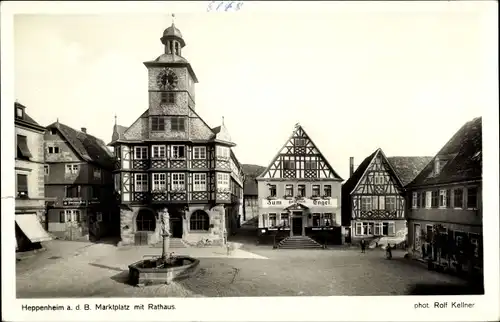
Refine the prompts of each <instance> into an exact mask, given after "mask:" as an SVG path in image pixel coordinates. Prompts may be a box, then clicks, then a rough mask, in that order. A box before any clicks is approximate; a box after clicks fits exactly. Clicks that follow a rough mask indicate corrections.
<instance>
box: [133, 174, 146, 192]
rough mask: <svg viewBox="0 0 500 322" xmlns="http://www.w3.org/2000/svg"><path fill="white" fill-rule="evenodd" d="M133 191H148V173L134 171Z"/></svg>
mask: <svg viewBox="0 0 500 322" xmlns="http://www.w3.org/2000/svg"><path fill="white" fill-rule="evenodd" d="M134 185H135V191H136V192H144V191H148V190H149V189H148V175H147V174H146V173H136V174H135V180H134Z"/></svg>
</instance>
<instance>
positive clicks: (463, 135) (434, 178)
mask: <svg viewBox="0 0 500 322" xmlns="http://www.w3.org/2000/svg"><path fill="white" fill-rule="evenodd" d="M407 188H408V189H407V190H408V191H407V197H408V205H407V209H408V230H409V232H408V237H409V238H408V242H409V248H410V251H411V252H412V253H413V255H414V256H416V257H421V258H422V257H424V258H431V259H432V260H434V261H435V262H441V263H442V262H448V260H449V261H451V262H452V264H454V265H455V267H457V263H456V261H457V259H458V258H459V256H457V253H458V252H463V254H466V256H465V257H466V258H467V259H468V260H470V262H471V264H473V266H474V267H476V269H479V270H480V271H482V267H483V237H482V236H483V212H482V208H483V207H482V206H483V202H482V201H483V198H482V196H483V191H482V119H481V117H478V118H475V119H473V120H472V121H470V122H467V123H466V124H464V125H463V126H462V128H460V130H459V131H457V133H455V135H454V136H453V137H452V138H451V139H450V140H449V141H448V142H447V143H446V144H445V145H444V146H443V148H442V149H441V150H440V151H439V152H438V153H437V154H436V156H435V157H434V158H433V159H432V161H431V162H429V164H428V165H427V166H426V167H425V168H424V169H423V170H422V172H421V173H420V174H419V175H418V176H417V177H416V178H415V180H414V181H413V182H411V183H410V184H409V185H408V187H407ZM468 252H470V253H469V254H468V255H467V253H468ZM464 265H465V263H464Z"/></svg>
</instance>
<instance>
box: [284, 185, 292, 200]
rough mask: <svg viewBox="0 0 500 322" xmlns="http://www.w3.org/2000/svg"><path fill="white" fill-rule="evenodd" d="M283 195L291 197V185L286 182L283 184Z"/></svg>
mask: <svg viewBox="0 0 500 322" xmlns="http://www.w3.org/2000/svg"><path fill="white" fill-rule="evenodd" d="M285 196H286V197H293V185H291V184H287V185H286V186H285Z"/></svg>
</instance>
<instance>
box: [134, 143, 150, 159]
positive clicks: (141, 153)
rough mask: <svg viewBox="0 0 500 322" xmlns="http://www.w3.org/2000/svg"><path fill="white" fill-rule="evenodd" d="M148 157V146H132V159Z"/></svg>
mask: <svg viewBox="0 0 500 322" xmlns="http://www.w3.org/2000/svg"><path fill="white" fill-rule="evenodd" d="M147 158H148V148H147V147H146V146H136V147H134V159H135V160H144V159H147Z"/></svg>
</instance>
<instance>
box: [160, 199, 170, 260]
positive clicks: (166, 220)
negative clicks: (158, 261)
mask: <svg viewBox="0 0 500 322" xmlns="http://www.w3.org/2000/svg"><path fill="white" fill-rule="evenodd" d="M161 235H162V238H163V247H162V253H161V257H162V259H163V261H166V260H167V258H168V256H169V255H168V249H169V248H170V216H169V214H168V210H167V209H166V208H165V209H163V211H162V213H161Z"/></svg>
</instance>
